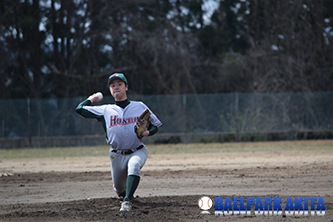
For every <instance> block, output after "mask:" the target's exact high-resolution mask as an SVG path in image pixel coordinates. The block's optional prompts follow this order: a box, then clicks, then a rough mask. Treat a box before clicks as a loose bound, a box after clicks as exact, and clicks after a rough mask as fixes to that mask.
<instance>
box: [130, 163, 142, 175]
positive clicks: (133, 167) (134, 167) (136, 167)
mask: <svg viewBox="0 0 333 222" xmlns="http://www.w3.org/2000/svg"><path fill="white" fill-rule="evenodd" d="M140 170H141V165H140V164H139V163H138V162H135V163H131V164H130V165H129V167H128V175H136V176H140V175H141V174H140Z"/></svg>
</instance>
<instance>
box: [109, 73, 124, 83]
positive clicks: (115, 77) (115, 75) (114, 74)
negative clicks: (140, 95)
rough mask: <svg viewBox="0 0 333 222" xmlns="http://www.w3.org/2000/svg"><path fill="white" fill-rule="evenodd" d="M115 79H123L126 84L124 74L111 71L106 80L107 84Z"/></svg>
mask: <svg viewBox="0 0 333 222" xmlns="http://www.w3.org/2000/svg"><path fill="white" fill-rule="evenodd" d="M115 79H120V80H121V81H123V82H124V83H125V84H126V85H128V84H127V79H126V77H125V76H124V74H122V73H113V74H112V75H111V76H110V77H109V80H108V84H109V85H110V84H111V82H112V81H113V80H115Z"/></svg>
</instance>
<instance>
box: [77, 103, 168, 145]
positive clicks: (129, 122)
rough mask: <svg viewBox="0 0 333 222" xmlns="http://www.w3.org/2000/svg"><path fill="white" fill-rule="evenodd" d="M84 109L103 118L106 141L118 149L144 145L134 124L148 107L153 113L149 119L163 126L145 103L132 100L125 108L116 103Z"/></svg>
mask: <svg viewBox="0 0 333 222" xmlns="http://www.w3.org/2000/svg"><path fill="white" fill-rule="evenodd" d="M82 108H83V109H84V110H86V111H88V112H89V113H91V114H93V115H95V116H96V117H95V118H97V119H100V120H101V119H102V118H103V119H102V121H101V122H102V123H103V124H105V125H104V129H105V131H106V141H107V143H108V144H110V145H111V147H112V148H113V149H116V150H128V149H134V148H137V147H139V146H140V145H142V139H139V138H138V137H137V135H136V133H135V132H134V126H135V124H136V122H137V118H138V117H139V116H140V114H141V113H142V112H143V111H144V110H145V109H148V110H149V111H150V113H151V115H150V118H149V121H150V122H151V123H152V124H153V125H154V126H157V127H159V126H161V125H162V123H161V121H160V120H159V119H158V118H157V116H156V115H155V114H154V113H152V112H151V110H150V109H149V108H148V107H147V106H146V105H145V104H144V103H143V102H138V101H130V103H129V104H128V105H127V106H126V107H125V108H124V109H123V108H121V107H119V106H117V105H115V104H108V105H101V106H83V107H82Z"/></svg>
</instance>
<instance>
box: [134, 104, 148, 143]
mask: <svg viewBox="0 0 333 222" xmlns="http://www.w3.org/2000/svg"><path fill="white" fill-rule="evenodd" d="M149 117H150V112H149V110H148V109H145V110H144V111H143V112H142V113H141V114H140V116H139V117H138V120H137V122H136V125H135V133H136V135H137V136H138V138H139V139H141V138H142V137H143V136H142V133H143V132H145V131H147V130H148V127H149Z"/></svg>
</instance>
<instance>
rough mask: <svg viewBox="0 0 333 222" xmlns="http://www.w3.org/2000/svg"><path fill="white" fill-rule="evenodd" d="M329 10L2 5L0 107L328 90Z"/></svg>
mask: <svg viewBox="0 0 333 222" xmlns="http://www.w3.org/2000/svg"><path fill="white" fill-rule="evenodd" d="M332 27H333V1H332V0H279V1H276V0H209V1H207V0H123V1H108V0H1V1H0V58H1V59H0V99H8V98H64V97H74V96H88V95H90V94H92V93H94V92H96V91H102V92H103V93H104V94H109V92H108V86H107V78H108V77H109V75H110V74H112V73H113V72H122V73H124V74H125V75H126V77H127V78H128V81H129V89H130V90H129V93H131V94H199V93H225V92H250V93H280V92H310V91H332V90H333V28H332Z"/></svg>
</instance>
